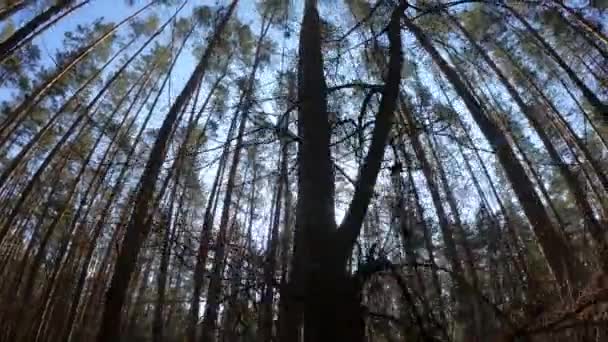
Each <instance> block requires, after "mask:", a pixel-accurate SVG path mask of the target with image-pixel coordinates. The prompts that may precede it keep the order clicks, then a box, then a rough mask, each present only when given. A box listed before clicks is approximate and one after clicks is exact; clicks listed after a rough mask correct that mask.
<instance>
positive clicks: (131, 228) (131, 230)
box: [97, 0, 238, 342]
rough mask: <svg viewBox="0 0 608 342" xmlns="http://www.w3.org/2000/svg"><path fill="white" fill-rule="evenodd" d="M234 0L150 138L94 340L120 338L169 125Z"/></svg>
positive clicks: (105, 341)
mask: <svg viewBox="0 0 608 342" xmlns="http://www.w3.org/2000/svg"><path fill="white" fill-rule="evenodd" d="M237 3H238V0H233V1H232V3H231V4H230V7H228V9H227V11H226V13H225V14H224V16H223V18H222V19H221V21H220V22H219V23H218V26H217V27H216V29H215V32H214V33H213V35H212V37H211V39H210V41H209V44H208V46H207V49H206V50H205V52H204V54H203V56H202V57H201V59H200V61H199V63H198V65H197V66H196V68H195V70H194V71H193V73H192V75H191V76H190V79H189V80H188V82H187V83H186V85H185V86H184V89H183V90H182V92H181V93H180V94H179V96H178V97H177V98H176V100H175V102H174V103H173V105H172V106H171V109H170V110H169V113H168V114H167V116H166V117H165V119H164V121H163V123H162V125H161V128H160V130H159V133H158V136H157V138H156V141H155V142H154V145H153V147H152V151H151V152H150V156H149V158H148V162H147V163H146V167H145V170H144V173H143V175H142V176H141V179H140V181H139V190H138V193H137V196H136V198H135V201H134V210H133V214H132V217H131V221H130V222H129V225H128V227H127V230H126V234H125V239H124V242H123V244H122V246H121V249H120V252H119V255H118V257H117V259H116V266H115V270H114V275H113V277H112V281H111V283H110V288H109V289H108V291H107V293H106V306H105V308H104V313H103V318H102V322H101V331H100V333H99V335H98V336H97V341H99V342H110V341H119V340H120V323H121V316H122V308H123V305H124V301H125V295H126V289H127V287H128V284H129V280H130V278H131V274H132V273H133V270H134V268H135V264H136V261H137V256H138V254H139V250H140V249H141V246H142V244H143V242H144V240H145V239H146V236H147V235H148V232H147V231H141V228H142V227H143V226H144V224H145V222H146V220H147V216H148V214H149V213H148V209H149V207H150V198H151V197H152V194H153V193H154V187H155V184H156V180H157V178H158V175H159V173H160V171H161V166H162V164H163V162H164V159H165V155H166V149H167V145H168V140H169V138H170V135H171V132H172V131H173V127H174V126H175V121H176V119H177V116H178V114H179V113H180V112H181V110H182V108H183V107H184V106H185V105H186V102H187V101H188V99H189V98H190V96H192V93H193V92H194V91H195V90H196V88H197V87H198V85H199V84H200V82H201V81H202V78H203V76H204V74H205V72H206V69H207V65H208V63H209V59H210V57H211V55H212V54H213V52H214V50H215V46H216V45H217V44H218V43H219V40H220V36H221V34H222V33H223V31H224V28H225V27H226V24H227V23H228V20H229V19H230V17H231V15H232V13H233V11H234V8H235V7H236V4H237Z"/></svg>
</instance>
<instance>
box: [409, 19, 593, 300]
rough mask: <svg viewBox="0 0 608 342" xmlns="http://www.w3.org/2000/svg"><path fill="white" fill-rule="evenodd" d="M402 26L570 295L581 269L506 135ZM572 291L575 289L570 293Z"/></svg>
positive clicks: (427, 45) (419, 35)
mask: <svg viewBox="0 0 608 342" xmlns="http://www.w3.org/2000/svg"><path fill="white" fill-rule="evenodd" d="M405 25H406V26H407V28H408V29H409V30H410V31H411V32H412V33H413V34H414V36H415V37H416V39H417V41H418V42H419V43H420V44H421V45H422V47H423V48H424V49H425V50H426V51H427V53H429V54H430V55H431V57H432V59H433V61H434V62H435V64H437V65H438V66H439V68H440V69H441V71H442V72H443V74H444V75H445V76H446V77H447V78H448V80H449V81H450V83H452V85H453V86H454V88H455V90H456V92H457V93H458V95H459V96H460V97H461V98H462V99H463V100H464V103H465V105H466V107H467V109H468V110H469V112H470V113H471V115H472V116H473V119H474V120H475V122H476V123H477V125H478V126H479V128H480V129H481V131H482V133H483V134H484V135H485V137H486V139H487V140H488V142H489V143H490V145H491V146H492V148H493V149H494V150H495V151H496V154H497V157H498V160H499V161H500V163H501V165H502V166H503V168H504V170H505V173H506V175H507V178H508V179H509V181H510V183H511V185H512V187H513V189H514V191H515V194H516V196H517V198H518V199H519V203H520V204H521V206H522V208H523V209H524V212H525V214H526V216H527V218H528V220H529V221H530V224H531V225H532V228H533V229H534V232H535V234H536V237H537V239H538V241H539V244H540V246H541V248H542V250H543V253H544V256H545V258H546V260H547V262H548V263H549V265H550V268H551V270H552V271H553V274H554V276H555V278H556V279H557V281H558V284H559V286H560V291H561V292H562V293H563V294H566V295H567V294H569V293H570V289H577V288H578V287H579V286H580V284H581V283H580V282H581V281H582V280H583V279H582V276H581V275H580V273H581V271H582V270H583V267H582V265H580V262H579V261H578V260H577V259H576V258H575V257H574V255H572V253H569V252H568V251H571V249H570V248H569V247H568V243H567V242H566V241H565V240H564V239H563V237H561V236H560V235H559V233H558V232H557V230H556V229H555V227H554V225H553V223H552V222H551V219H550V218H549V215H548V214H547V211H546V210H545V208H544V207H543V204H542V202H541V201H540V199H539V198H538V195H537V194H536V193H535V192H534V186H533V184H532V182H531V181H530V179H529V178H528V176H527V175H526V172H525V170H524V168H523V166H522V165H521V163H520V162H519V160H518V159H517V157H516V156H515V154H514V153H513V151H512V150H511V147H510V146H509V144H508V140H507V138H506V136H505V135H504V133H503V132H501V131H500V129H499V127H498V126H497V125H496V124H495V123H494V122H492V120H491V119H490V118H489V117H488V116H486V114H485V113H484V110H483V108H482V106H481V104H480V103H479V102H477V100H476V99H475V97H474V96H473V94H471V93H470V92H469V90H468V89H467V87H466V86H465V84H464V83H463V81H462V80H461V78H460V76H458V74H457V73H456V71H454V69H453V68H452V67H451V66H450V65H449V64H448V63H447V62H446V61H445V60H444V59H443V57H442V56H441V55H440V54H439V51H437V49H436V48H435V47H434V46H433V45H432V43H431V41H430V40H429V38H428V37H427V36H426V34H425V33H424V32H423V31H422V30H421V29H420V28H419V27H418V26H416V25H415V24H414V23H413V22H412V21H411V20H410V19H408V18H405ZM574 292H575V290H574V291H573V292H572V293H574Z"/></svg>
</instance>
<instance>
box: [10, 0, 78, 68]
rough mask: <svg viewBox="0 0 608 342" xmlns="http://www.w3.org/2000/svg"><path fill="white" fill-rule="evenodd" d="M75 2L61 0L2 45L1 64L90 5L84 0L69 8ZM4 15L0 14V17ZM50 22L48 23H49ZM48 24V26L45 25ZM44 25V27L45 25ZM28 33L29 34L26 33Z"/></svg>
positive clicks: (72, 0)
mask: <svg viewBox="0 0 608 342" xmlns="http://www.w3.org/2000/svg"><path fill="white" fill-rule="evenodd" d="M72 2H74V0H59V1H57V2H56V4H55V5H52V6H51V7H49V8H48V9H46V10H45V11H44V12H43V13H41V14H39V15H38V16H37V17H35V18H33V19H32V20H31V21H30V22H28V23H27V24H25V26H23V27H21V28H20V29H19V30H17V31H16V32H15V33H13V35H12V36H10V37H9V38H7V39H6V40H4V41H3V42H2V43H0V64H4V62H6V60H8V59H9V58H10V57H11V56H12V55H13V54H14V53H15V51H17V50H19V49H20V48H21V47H23V46H25V44H27V43H29V42H31V41H32V40H33V39H34V38H36V37H37V36H39V35H40V34H42V33H44V31H46V30H47V29H48V28H50V27H51V26H53V25H54V24H56V23H57V22H58V21H60V20H62V19H63V18H65V17H67V16H68V15H69V14H70V13H72V12H74V11H75V10H77V9H79V8H80V7H82V6H84V5H86V4H88V3H89V2H90V0H84V1H82V2H81V3H79V4H76V5H74V6H72V7H70V8H67V6H68V5H70V4H71V3H72ZM64 8H65V9H66V10H65V11H64V12H63V13H61V15H59V16H57V17H56V18H54V19H52V20H50V19H51V17H52V16H54V15H55V14H58V13H59V12H61V11H63V9H64ZM51 12H52V13H51ZM1 15H2V14H1V13H0V16H1ZM47 21H48V22H47ZM45 22H46V24H44V23H45ZM43 24H44V25H43ZM25 31H27V32H25Z"/></svg>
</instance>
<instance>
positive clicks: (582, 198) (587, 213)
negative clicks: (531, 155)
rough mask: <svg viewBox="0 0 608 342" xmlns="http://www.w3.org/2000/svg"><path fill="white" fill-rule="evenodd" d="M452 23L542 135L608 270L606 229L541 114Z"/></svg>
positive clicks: (550, 155) (466, 33) (462, 28)
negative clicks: (534, 109) (547, 128)
mask: <svg viewBox="0 0 608 342" xmlns="http://www.w3.org/2000/svg"><path fill="white" fill-rule="evenodd" d="M449 18H450V21H451V22H452V23H454V24H455V25H456V26H457V27H458V28H459V29H460V31H462V32H463V33H464V35H465V36H466V37H467V39H468V40H469V42H470V43H471V44H472V45H473V47H474V48H475V50H476V51H477V52H478V53H479V54H480V56H481V57H482V58H483V60H484V61H485V62H486V64H488V65H489V66H490V68H491V69H492V71H494V73H495V74H496V75H497V76H498V78H499V79H500V81H501V83H502V85H503V86H504V87H505V88H506V89H507V91H508V92H509V95H511V98H512V99H513V100H514V101H515V103H516V104H517V106H518V107H519V110H520V111H521V112H522V113H523V114H524V115H525V116H526V118H527V119H528V121H529V122H530V124H531V125H532V127H533V128H534V130H535V131H536V133H537V134H538V136H539V137H540V140H541V141H542V143H543V145H544V147H545V149H546V150H547V153H548V154H549V157H550V158H551V161H552V162H553V163H554V164H555V165H556V166H557V168H558V170H559V172H560V174H561V175H562V177H563V178H564V180H565V181H566V184H567V186H568V189H569V190H570V192H571V193H572V195H573V196H574V199H575V202H576V205H577V206H578V208H579V210H580V211H581V213H582V216H583V219H584V220H585V222H586V224H587V226H588V227H589V229H590V231H591V234H592V236H593V238H594V240H595V243H596V249H597V253H598V257H599V261H600V265H602V268H604V269H606V270H608V244H606V240H605V239H604V237H603V233H601V231H602V228H601V226H600V223H599V222H598V221H597V220H596V219H595V215H594V213H593V209H592V208H591V205H590V203H589V202H588V200H587V196H586V194H585V191H584V190H583V188H582V187H581V185H580V184H579V182H578V179H577V178H576V176H575V175H574V174H573V173H572V171H570V169H569V167H568V165H567V164H566V163H565V162H564V161H563V159H562V157H561V155H560V154H559V152H558V151H557V149H556V148H555V146H554V145H553V143H552V142H551V139H550V138H549V135H548V134H547V132H546V131H545V128H544V127H543V125H542V124H541V122H540V121H539V119H540V118H538V115H537V113H533V112H532V108H530V106H527V105H526V103H525V102H524V100H523V99H522V98H521V96H519V93H518V92H517V90H516V89H515V86H514V85H513V84H512V83H511V82H510V81H509V80H508V79H507V77H506V76H505V74H504V73H503V72H502V71H501V70H500V69H499V68H498V66H497V65H496V63H494V61H493V60H492V59H491V58H490V56H489V55H488V53H487V52H486V51H485V50H484V49H483V48H482V47H481V46H480V45H479V44H478V43H477V42H476V41H475V38H474V37H473V36H472V35H471V34H470V33H469V32H468V31H467V30H466V29H465V28H464V27H463V26H462V25H461V24H460V22H459V21H458V20H456V19H455V18H454V17H452V16H449Z"/></svg>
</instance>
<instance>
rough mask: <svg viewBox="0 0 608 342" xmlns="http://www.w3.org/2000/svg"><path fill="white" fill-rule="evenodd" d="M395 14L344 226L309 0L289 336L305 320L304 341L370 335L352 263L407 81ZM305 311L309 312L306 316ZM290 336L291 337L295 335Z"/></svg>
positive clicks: (318, 44) (317, 36)
mask: <svg viewBox="0 0 608 342" xmlns="http://www.w3.org/2000/svg"><path fill="white" fill-rule="evenodd" d="M403 10H404V6H399V7H398V8H397V9H396V10H395V11H394V12H393V15H392V16H391V21H390V24H389V29H388V37H389V42H390V48H389V56H390V60H389V63H388V65H389V68H388V72H387V79H386V85H385V87H384V90H383V95H382V100H381V101H380V106H379V109H378V114H377V117H376V122H375V126H374V130H373V133H372V134H373V137H372V141H371V144H370V147H369V152H368V155H367V156H366V158H365V161H364V163H363V167H362V168H361V172H360V175H359V177H358V180H357V182H356V185H355V193H354V195H353V199H352V201H351V203H350V205H349V208H348V210H347V212H346V216H345V218H344V221H343V222H342V224H341V225H340V229H337V227H336V223H335V213H334V177H333V163H332V160H331V150H330V124H329V120H328V114H327V87H326V84H325V77H324V72H323V58H322V53H321V32H320V28H321V23H320V18H319V14H318V12H317V9H316V3H315V1H306V4H305V8H304V18H303V21H302V29H301V31H300V47H299V48H300V50H299V53H300V60H299V68H298V100H299V104H300V110H299V120H298V135H299V136H300V137H301V139H302V140H301V142H300V147H299V155H298V159H299V163H298V174H299V178H298V205H297V213H296V232H295V248H294V257H293V259H292V261H293V263H292V268H291V276H290V283H291V286H290V287H291V288H290V289H289V293H288V297H287V298H285V299H282V300H287V304H288V306H287V310H286V311H287V312H288V313H289V312H291V313H289V317H287V318H286V323H287V329H285V331H284V334H285V335H283V336H281V338H282V340H283V341H298V335H299V326H300V320H301V318H303V322H304V340H305V341H307V342H308V341H310V342H312V341H315V342H317V341H363V339H364V338H365V332H364V331H365V329H364V321H363V312H362V309H361V303H360V295H361V294H360V293H359V289H360V287H359V284H358V283H357V282H356V281H354V279H353V278H352V277H351V276H350V275H349V274H348V273H347V270H346V265H347V263H348V259H349V258H350V254H351V250H352V247H353V245H354V243H355V242H356V239H357V237H358V235H359V232H360V229H361V224H362V222H363V219H364V217H365V214H366V212H367V207H368V205H369V202H370V201H371V197H372V195H373V191H374V189H373V188H374V185H375V182H376V178H377V176H378V173H379V170H380V166H381V163H382V159H383V156H384V148H385V146H386V142H387V140H388V135H389V132H390V129H391V127H392V119H393V112H394V109H395V102H396V99H397V96H398V93H399V85H400V79H401V73H400V70H401V65H402V58H401V36H400V28H399V18H400V15H401V11H403ZM302 314H303V316H302ZM289 338H291V340H289Z"/></svg>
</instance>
